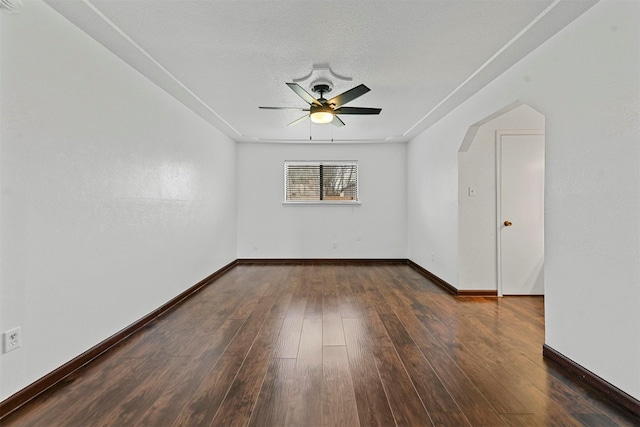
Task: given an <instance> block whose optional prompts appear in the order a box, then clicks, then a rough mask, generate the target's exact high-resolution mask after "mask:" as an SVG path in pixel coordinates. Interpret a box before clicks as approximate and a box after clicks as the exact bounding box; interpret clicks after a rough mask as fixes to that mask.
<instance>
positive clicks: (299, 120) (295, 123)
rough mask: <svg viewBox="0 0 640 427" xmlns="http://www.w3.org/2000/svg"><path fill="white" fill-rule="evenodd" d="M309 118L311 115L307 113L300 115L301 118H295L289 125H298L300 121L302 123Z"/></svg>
mask: <svg viewBox="0 0 640 427" xmlns="http://www.w3.org/2000/svg"><path fill="white" fill-rule="evenodd" d="M308 118H309V115H308V114H307V115H305V116H302V117H300V118H299V119H295V120H294V121H292V122H291V123H289V124H288V125H287V126H295V125H297V124H298V123H302V122H304V121H305V120H307V119H308Z"/></svg>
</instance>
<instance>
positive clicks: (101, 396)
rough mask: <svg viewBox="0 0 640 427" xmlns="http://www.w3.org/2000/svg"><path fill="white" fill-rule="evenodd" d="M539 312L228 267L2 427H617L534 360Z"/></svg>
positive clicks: (353, 278) (283, 269) (397, 272)
mask: <svg viewBox="0 0 640 427" xmlns="http://www.w3.org/2000/svg"><path fill="white" fill-rule="evenodd" d="M543 342H544V309H543V299H542V298H539V297H514V298H501V299H498V298H480V297H476V298H473V297H454V296H451V295H450V294H448V293H446V292H445V291H443V290H442V289H440V288H439V287H437V286H436V285H434V284H433V283H431V282H430V281H428V280H427V279H425V278H424V277H423V276H421V275H420V274H418V273H417V272H416V271H414V270H413V269H411V268H410V267H409V266H406V265H392V264H389V265H382V264H373V265H357V264H348V265H345V264H336V265H332V264H318V265H239V266H237V267H235V268H234V269H232V270H231V271H229V272H228V273H226V274H225V275H224V276H222V277H221V278H220V279H219V280H217V281H216V282H214V283H213V284H211V285H209V286H208V287H206V288H205V289H204V290H202V291H201V292H199V293H198V294H196V295H195V296H194V297H193V298H191V299H189V300H188V301H186V302H185V303H184V304H182V305H180V306H178V307H177V308H176V309H175V310H173V311H171V312H169V313H167V314H166V315H165V316H163V317H161V318H159V319H158V320H156V321H154V322H153V323H151V324H150V325H148V326H147V327H145V328H144V329H143V330H142V331H141V332H140V333H137V334H135V335H133V336H131V337H129V338H128V339H126V340H125V341H124V342H122V343H121V344H119V345H118V346H116V347H115V348H114V349H112V350H111V351H109V352H107V353H106V354H105V355H103V356H101V357H100V358H99V359H97V360H96V361H94V362H93V363H91V364H90V365H89V366H87V367H85V368H83V369H81V370H80V371H78V372H76V373H75V374H73V375H72V376H70V377H68V378H67V379H66V380H64V381H63V382H62V383H60V384H58V385H57V386H55V387H53V388H52V389H50V390H48V391H47V392H45V393H44V394H42V395H41V396H39V397H38V398H36V399H35V400H33V401H31V402H30V403H28V404H26V405H25V406H23V407H22V408H20V409H19V410H17V411H16V412H14V413H13V414H11V415H10V416H9V417H8V418H7V419H5V420H4V421H3V422H2V425H3V426H6V427H10V426H83V427H85V426H103V425H104V426H107V425H111V426H134V425H136V426H173V425H179V426H246V425H251V426H357V425H361V426H375V425H382V426H393V425H410V426H431V425H441V426H469V425H473V426H555V425H558V426H581V425H584V426H616V425H619V426H629V425H638V422H639V420H638V419H635V418H633V417H632V416H631V414H629V413H627V412H625V411H624V410H620V409H617V407H614V406H612V405H610V404H608V403H607V402H606V401H605V400H604V399H602V398H601V397H600V396H599V395H598V394H597V393H595V392H593V391H592V390H591V389H588V388H586V387H583V386H581V385H579V384H577V383H574V382H572V381H571V380H570V379H569V378H567V377H565V376H564V375H563V374H562V373H561V372H560V371H559V370H558V369H557V368H556V366H554V365H553V364H552V363H550V362H547V361H545V360H543V357H542V345H543Z"/></svg>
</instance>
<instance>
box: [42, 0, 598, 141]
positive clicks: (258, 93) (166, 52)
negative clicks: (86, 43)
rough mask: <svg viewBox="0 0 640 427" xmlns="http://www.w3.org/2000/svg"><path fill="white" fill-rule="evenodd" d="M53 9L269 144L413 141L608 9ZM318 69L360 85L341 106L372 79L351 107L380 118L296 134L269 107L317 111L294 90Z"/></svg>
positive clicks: (461, 4)
mask: <svg viewBox="0 0 640 427" xmlns="http://www.w3.org/2000/svg"><path fill="white" fill-rule="evenodd" d="M46 1H47V3H48V4H49V5H51V6H52V7H53V8H55V9H56V10H58V11H59V12H60V13H61V14H63V15H64V16H65V17H67V19H69V20H70V21H71V22H73V23H74V24H75V25H77V26H78V27H80V28H81V29H82V30H84V31H85V32H86V33H88V34H89V35H91V36H92V37H94V38H95V39H96V40H97V41H98V42H100V43H102V44H103V45H104V46H106V47H107V48H108V49H110V50H111V51H112V52H114V53H115V54H116V55H118V56H119V57H120V58H122V59H123V60H124V61H126V62H128V63H129V64H130V65H132V66H133V67H134V68H136V69H137V70H138V71H140V72H141V73H142V74H144V75H145V76H147V77H148V78H149V79H150V80H152V81H154V82H155V83H156V84H158V85H159V86H160V87H162V88H163V89H165V90H166V91H167V92H169V93H170V94H172V95H173V96H174V97H175V98H177V99H178V100H180V101H181V102H183V103H184V104H185V105H186V106H188V107H189V108H191V109H192V110H194V111H195V112H196V113H198V114H199V115H201V116H202V117H203V118H204V119H205V120H207V121H209V122H210V123H212V124H214V125H215V126H216V127H217V128H218V129H220V130H221V131H222V132H223V133H225V134H227V135H228V136H230V137H231V138H233V139H234V140H236V141H265V142H268V141H291V142H297V141H300V142H303V141H309V137H310V136H312V137H313V139H314V140H328V139H332V138H333V139H334V140H335V141H375V142H380V141H389V142H395V141H407V140H410V139H411V138H412V137H414V136H416V135H417V134H418V133H419V132H421V131H423V130H424V129H426V128H427V127H428V126H430V125H432V124H433V123H435V121H437V120H438V119H439V118H441V117H442V116H444V115H445V114H446V113H447V112H449V111H451V110H452V109H453V108H455V106H457V105H459V104H460V103H461V102H464V100H466V99H467V98H468V97H469V96H470V95H472V94H473V93H475V92H476V91H478V90H479V89H481V88H482V87H483V86H485V85H486V84H487V83H489V82H490V81H491V80H493V79H494V78H495V77H497V76H498V75H499V74H500V73H502V72H503V71H505V70H506V69H507V68H508V67H510V66H511V65H513V64H514V63H515V62H516V61H518V60H519V59H521V58H522V57H524V56H525V55H527V54H528V53H529V52H531V51H532V50H533V49H535V48H536V47H537V46H539V45H540V44H541V43H542V42H544V41H545V40H547V39H548V38H549V37H551V36H552V35H553V34H555V33H556V32H558V31H559V30H560V29H562V28H563V27H564V26H566V25H567V24H568V23H569V22H571V21H572V20H574V19H575V18H576V17H577V16H579V15H580V14H581V13H583V12H584V11H585V10H586V9H588V8H589V7H590V6H592V5H593V4H594V3H595V1H592V0H563V1H560V0H556V1H551V0H536V1H531V0H527V1H523V0H498V1H492V0H485V1H477V0H472V1H458V0H447V1H398V0H394V1H358V2H356V1H323V2H317V1H301V0H295V1H293V0H281V1H260V0H253V1H214V0H209V1H204V0H174V1H169V0H73V1H69V0H46ZM314 64H315V65H316V68H318V67H319V68H326V66H327V65H328V66H330V67H331V69H332V70H333V72H335V73H336V74H337V75H340V76H346V77H349V78H351V79H352V80H351V81H343V80H340V79H338V78H335V77H333V76H331V80H332V82H333V84H334V89H333V91H332V92H331V94H330V95H329V96H328V98H330V97H332V96H335V95H336V94H339V93H341V92H343V91H345V90H347V89H350V88H351V87H353V86H356V85H359V84H361V83H364V84H366V85H367V86H368V87H369V88H370V89H371V92H369V93H367V94H365V95H363V96H362V97H360V98H358V99H356V100H354V101H353V102H351V103H349V104H348V106H354V107H378V108H382V112H381V114H380V115H379V116H352V115H348V116H342V119H343V120H344V122H345V123H346V126H344V127H341V128H337V127H334V126H331V125H312V126H311V125H310V124H309V122H305V123H302V124H300V125H297V126H293V127H287V124H288V123H289V122H291V121H293V120H295V119H297V118H298V117H300V116H302V115H303V114H304V113H301V112H298V111H288V110H287V111H276V110H259V109H258V106H260V105H263V106H292V107H304V106H305V105H306V104H305V103H304V101H303V100H302V99H301V98H299V97H298V96H297V95H296V94H295V93H294V92H293V91H291V90H290V89H289V88H288V87H287V86H286V85H285V82H291V81H294V80H297V79H302V78H304V77H305V76H307V75H308V74H309V73H310V72H311V71H312V68H313V66H314ZM317 75H325V76H330V73H329V72H328V71H326V70H325V71H322V70H321V71H320V73H319V74H317ZM317 75H316V74H314V76H313V77H312V78H311V79H309V80H307V81H304V82H301V83H300V84H301V85H302V86H303V87H305V89H308V90H309V91H310V89H309V84H310V83H311V81H313V80H314V79H315V78H316V76H317ZM514 101H516V99H514Z"/></svg>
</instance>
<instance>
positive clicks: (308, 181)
mask: <svg viewBox="0 0 640 427" xmlns="http://www.w3.org/2000/svg"><path fill="white" fill-rule="evenodd" d="M284 172H285V179H284V185H285V189H284V192H285V202H292V203H295V202H327V203H334V202H352V203H353V202H357V201H358V163H357V162H355V161H348V162H347V161H340V162H337V161H332V162H293V161H286V162H285V164H284Z"/></svg>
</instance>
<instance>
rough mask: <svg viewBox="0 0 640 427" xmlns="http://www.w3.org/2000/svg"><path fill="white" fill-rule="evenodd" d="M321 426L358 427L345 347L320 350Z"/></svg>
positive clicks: (356, 410)
mask: <svg viewBox="0 0 640 427" xmlns="http://www.w3.org/2000/svg"><path fill="white" fill-rule="evenodd" d="M322 367H323V376H322V423H321V424H322V425H323V426H326V427H333V426H344V427H349V426H358V425H359V421H358V408H357V406H356V397H355V393H354V391H353V382H352V380H351V372H350V371H349V358H348V356H347V348H346V347H345V346H330V347H323V348H322Z"/></svg>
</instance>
